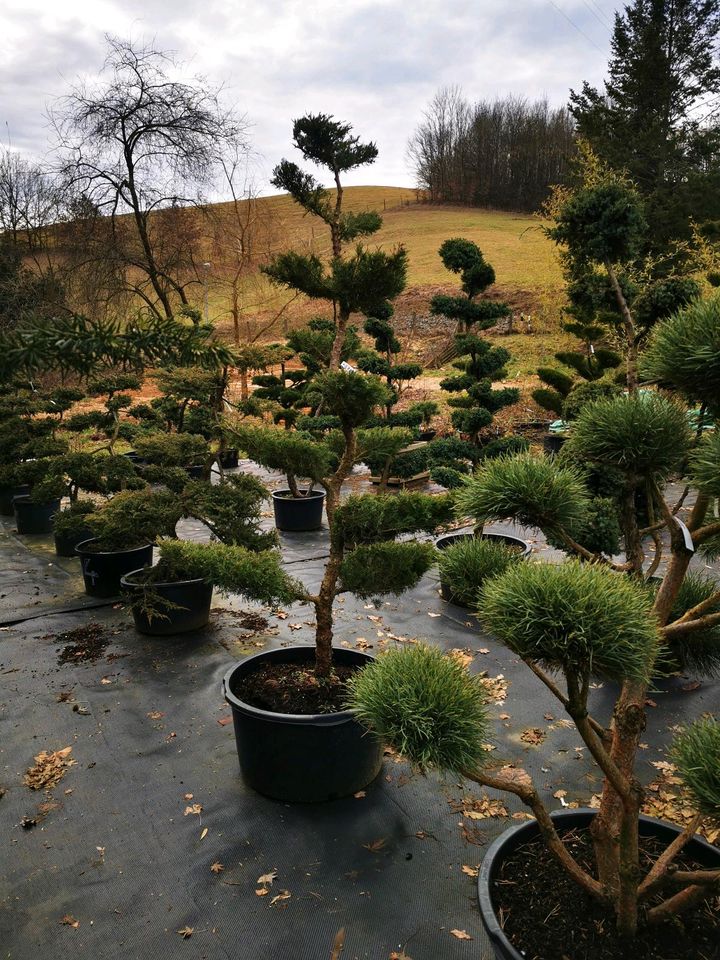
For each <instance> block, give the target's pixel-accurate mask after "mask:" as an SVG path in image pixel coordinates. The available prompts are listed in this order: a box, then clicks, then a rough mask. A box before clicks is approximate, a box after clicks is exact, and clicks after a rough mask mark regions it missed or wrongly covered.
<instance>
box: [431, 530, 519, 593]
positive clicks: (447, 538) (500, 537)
mask: <svg viewBox="0 0 720 960" xmlns="http://www.w3.org/2000/svg"><path fill="white" fill-rule="evenodd" d="M474 536H475V534H474V533H446V534H445V535H444V536H442V537H438V538H437V540H436V541H435V547H436V549H438V550H447V548H448V547H449V546H452V544H453V543H460V542H461V541H462V540H472V539H473V537H474ZM482 539H483V540H495V542H496V543H504V544H506V545H507V546H508V547H515V548H516V549H517V551H518V553H519V555H520V557H521V558H522V559H523V560H525V559H526V558H527V557H529V556H530V554H531V553H532V547H531V546H530V544H529V543H527V542H526V541H525V540H521V539H520V538H519V537H512V536H510V534H507V533H483V535H482ZM440 596H441V597H442V598H443V600H446V601H447V602H448V603H454V604H455V606H456V607H463V609H465V610H469V609H470V607H469V606H468V605H467V604H466V603H463V602H462V601H461V600H459V599H458V598H457V597H456V596H455V594H454V593H453V592H452V590H451V589H450V585H449V584H448V583H445V582H443V580H440Z"/></svg>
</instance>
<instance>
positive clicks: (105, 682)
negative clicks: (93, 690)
mask: <svg viewBox="0 0 720 960" xmlns="http://www.w3.org/2000/svg"><path fill="white" fill-rule="evenodd" d="M100 683H102V684H104V685H105V686H107V685H108V684H109V683H112V680H111V679H110V677H101V678H100Z"/></svg>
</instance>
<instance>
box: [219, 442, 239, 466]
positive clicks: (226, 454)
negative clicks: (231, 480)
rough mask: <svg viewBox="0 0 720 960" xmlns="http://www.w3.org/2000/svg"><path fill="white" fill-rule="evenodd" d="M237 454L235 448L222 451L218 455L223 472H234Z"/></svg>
mask: <svg viewBox="0 0 720 960" xmlns="http://www.w3.org/2000/svg"><path fill="white" fill-rule="evenodd" d="M238 457H239V452H238V450H236V449H235V447H231V448H230V449H229V450H223V451H222V452H221V453H219V454H218V461H219V463H220V466H221V467H222V468H223V470H234V469H235V468H236V467H237V465H238V462H239V461H238Z"/></svg>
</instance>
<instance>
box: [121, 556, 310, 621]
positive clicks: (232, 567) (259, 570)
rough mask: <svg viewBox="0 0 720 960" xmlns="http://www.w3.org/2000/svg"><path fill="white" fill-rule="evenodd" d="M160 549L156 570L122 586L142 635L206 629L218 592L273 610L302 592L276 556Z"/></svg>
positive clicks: (134, 575) (134, 574)
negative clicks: (269, 607)
mask: <svg viewBox="0 0 720 960" xmlns="http://www.w3.org/2000/svg"><path fill="white" fill-rule="evenodd" d="M158 547H159V558H158V562H157V563H156V564H155V565H154V566H152V567H145V568H143V569H142V570H134V571H131V572H130V573H126V574H125V575H124V576H123V577H122V580H121V583H122V587H123V589H124V592H125V594H126V596H128V597H129V599H130V606H131V609H132V612H133V618H134V620H135V626H136V628H137V630H138V631H139V632H140V633H144V634H149V635H151V636H168V635H173V636H174V635H175V634H178V633H186V632H188V631H192V630H198V629H200V628H202V627H204V626H205V625H206V624H207V622H208V618H209V615H210V603H211V601H212V593H213V587H216V588H217V589H219V590H220V591H221V592H225V593H240V594H243V595H244V596H246V597H248V598H250V599H253V600H257V601H260V602H261V603H268V604H277V603H288V602H292V600H294V599H295V598H296V597H297V594H298V591H299V589H300V588H299V585H298V584H296V583H295V582H294V581H292V580H291V578H290V577H288V576H287V574H285V573H284V572H283V570H282V568H281V567H280V556H279V554H278V553H277V552H276V551H274V550H268V549H262V548H261V549H260V550H249V549H248V548H247V547H244V546H238V545H236V544H224V543H209V544H208V543H190V542H188V541H186V540H169V539H163V540H161V541H160V542H159V544H158Z"/></svg>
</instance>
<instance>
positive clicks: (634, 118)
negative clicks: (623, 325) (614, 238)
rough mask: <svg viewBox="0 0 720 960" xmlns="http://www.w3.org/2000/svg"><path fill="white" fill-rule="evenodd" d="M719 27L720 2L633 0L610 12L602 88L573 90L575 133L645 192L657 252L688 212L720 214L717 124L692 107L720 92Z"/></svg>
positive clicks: (680, 231) (678, 231) (682, 226)
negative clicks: (716, 52)
mask: <svg viewBox="0 0 720 960" xmlns="http://www.w3.org/2000/svg"><path fill="white" fill-rule="evenodd" d="M719 32H720V0H633V2H632V3H630V4H628V5H627V6H626V7H625V9H624V11H623V12H622V13H617V14H616V15H615V25H614V30H613V36H612V44H611V48H612V54H611V58H610V62H609V64H608V79H607V80H606V81H605V89H604V91H599V90H598V89H597V88H595V87H592V86H590V85H589V84H587V83H585V84H583V87H582V91H581V92H580V93H576V92H574V91H571V95H570V111H571V113H572V115H573V117H574V118H575V121H576V124H577V130H578V133H579V134H580V136H581V137H583V138H584V139H586V140H588V141H589V142H590V144H591V145H592V147H593V149H594V150H595V152H596V153H597V154H598V155H599V156H600V157H601V158H602V159H603V160H605V161H607V162H608V163H609V164H610V165H611V166H613V167H614V168H615V169H618V170H619V169H625V170H626V171H627V172H628V173H629V175H630V177H631V178H632V180H633V181H634V182H635V183H636V184H637V186H638V188H639V190H640V192H641V194H642V196H643V198H644V199H645V201H646V215H647V217H648V221H649V224H650V227H651V229H650V231H649V233H648V241H649V245H650V246H651V248H652V249H653V250H654V251H657V250H662V249H663V248H665V247H666V246H667V244H668V242H669V241H670V240H672V239H674V238H677V237H678V236H682V235H686V234H687V233H688V230H689V225H688V220H689V218H690V217H691V216H692V217H694V218H695V219H698V220H706V219H717V218H718V216H720V200H719V199H718V196H719V195H718V191H717V186H718V184H719V183H720V169H718V165H717V158H718V150H719V149H720V127H718V125H717V124H712V125H707V124H704V123H703V115H704V114H708V112H710V108H709V107H708V110H705V109H703V108H702V107H700V108H699V109H698V101H702V99H703V98H706V99H707V98H708V97H711V96H716V95H719V94H720V69H719V68H718V67H717V65H716V63H715V59H714V47H715V42H716V40H717V36H718V33H719Z"/></svg>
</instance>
